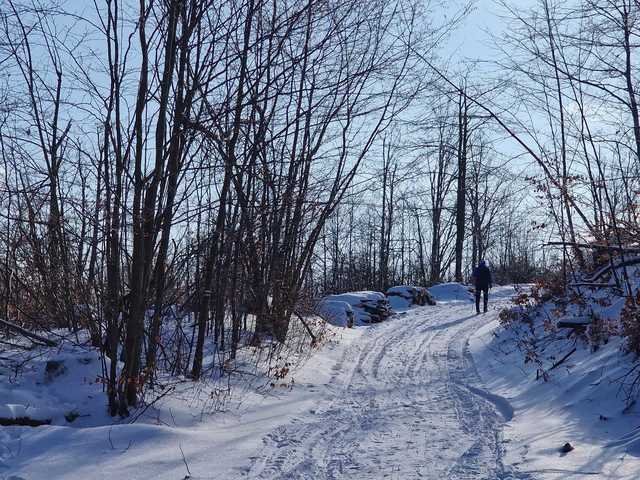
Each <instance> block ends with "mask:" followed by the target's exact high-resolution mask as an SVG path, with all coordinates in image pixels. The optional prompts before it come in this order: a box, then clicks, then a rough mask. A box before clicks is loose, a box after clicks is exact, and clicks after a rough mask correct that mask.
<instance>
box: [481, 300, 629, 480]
mask: <svg viewBox="0 0 640 480" xmlns="http://www.w3.org/2000/svg"><path fill="white" fill-rule="evenodd" d="M618 310H619V307H618ZM565 334H566V331H565ZM571 343H572V342H570V341H565V342H564V343H561V344H559V345H552V346H551V348H549V349H548V350H550V351H549V352H546V353H547V354H552V353H556V351H554V350H553V347H554V346H555V347H558V346H560V345H562V346H563V347H564V349H563V351H562V352H559V351H558V352H557V353H556V355H557V356H556V358H558V359H560V358H562V357H561V356H560V355H562V356H564V355H563V354H566V353H568V352H567V350H568V348H569V347H570V346H571ZM621 347H622V339H621V338H620V337H612V338H611V340H610V341H609V342H608V343H606V344H604V345H602V346H601V347H600V348H599V349H598V350H597V351H595V352H592V351H590V349H589V347H588V346H587V345H586V344H583V343H581V342H580V341H578V342H576V352H575V353H574V354H572V355H571V356H570V357H569V358H568V359H567V360H566V361H565V362H563V363H562V364H561V365H560V366H559V367H558V368H556V369H554V370H553V371H552V372H550V375H549V379H548V381H546V382H545V381H543V380H542V379H540V380H537V381H536V365H535V364H533V363H529V364H525V363H524V362H523V356H522V353H521V352H520V351H517V350H516V349H515V347H514V341H513V338H511V336H510V334H509V332H508V331H502V330H501V329H500V327H499V325H498V321H497V320H494V321H492V322H490V323H487V324H486V325H485V326H484V327H483V328H482V329H480V330H479V331H478V332H477V335H474V336H473V337H472V338H471V342H470V351H471V352H472V353H473V356H474V358H475V359H476V365H477V367H478V370H479V373H480V376H481V378H482V379H483V383H484V385H485V386H486V388H487V389H488V390H489V391H491V392H493V393H495V394H498V395H500V396H501V397H504V398H507V399H508V402H509V404H510V405H511V407H512V408H513V411H514V417H513V420H512V421H510V422H508V423H507V424H506V425H505V428H504V430H503V435H504V440H505V442H507V449H506V451H507V454H506V456H505V461H506V462H507V463H509V464H512V465H515V466H516V467H517V468H518V470H519V471H521V472H523V473H530V474H531V475H533V476H534V478H537V479H540V480H546V479H565V478H566V479H575V480H580V479H585V480H586V479H592V478H598V479H612V480H614V479H615V480H623V479H629V480H631V479H638V478H640V410H639V409H638V407H637V405H632V406H631V407H628V406H627V405H626V403H625V396H624V392H623V391H622V390H621V388H620V383H619V381H618V380H619V379H620V378H621V377H622V376H623V375H624V374H625V372H627V371H628V370H629V368H630V365H631V359H630V358H629V356H627V355H624V354H623V353H622V348H621ZM566 442H569V443H570V444H571V445H572V446H573V447H574V450H573V451H571V452H569V453H567V454H564V453H561V451H560V447H561V446H563V445H564V444H565V443H566Z"/></svg>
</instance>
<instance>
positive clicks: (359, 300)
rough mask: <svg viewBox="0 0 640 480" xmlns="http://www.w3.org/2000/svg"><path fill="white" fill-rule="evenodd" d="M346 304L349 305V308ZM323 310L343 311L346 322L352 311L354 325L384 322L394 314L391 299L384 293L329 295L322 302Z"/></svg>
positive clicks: (320, 305) (320, 307) (367, 292)
mask: <svg viewBox="0 0 640 480" xmlns="http://www.w3.org/2000/svg"><path fill="white" fill-rule="evenodd" d="M336 302H337V303H336ZM344 303H346V304H348V307H346V306H345V305H344ZM322 305H325V306H324V307H322ZM322 308H324V309H325V310H328V309H334V310H336V309H340V308H341V309H343V310H344V311H345V312H346V313H345V317H343V318H344V319H345V320H344V322H346V321H348V318H347V317H348V316H349V313H348V312H349V309H350V310H351V311H352V312H353V324H354V325H355V324H357V325H363V324H368V323H378V322H382V321H384V320H386V319H387V318H388V317H390V316H391V315H392V314H393V311H392V310H391V306H390V305H389V299H388V298H387V297H386V296H385V295H384V294H383V293H380V292H370V291H362V292H349V293H341V294H337V295H329V296H328V297H325V298H324V299H322V300H321V301H320V303H319V309H320V310H321V309H322Z"/></svg>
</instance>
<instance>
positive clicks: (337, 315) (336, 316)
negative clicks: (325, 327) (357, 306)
mask: <svg viewBox="0 0 640 480" xmlns="http://www.w3.org/2000/svg"><path fill="white" fill-rule="evenodd" d="M317 311H318V314H319V315H320V316H321V317H322V318H324V319H325V320H326V321H327V322H329V323H330V324H332V325H336V326H338V327H347V326H348V325H349V319H350V318H351V320H352V321H353V309H352V308H351V304H350V303H348V302H343V301H340V300H329V299H323V300H322V301H321V302H320V303H319V304H318V307H317Z"/></svg>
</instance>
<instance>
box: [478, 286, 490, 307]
mask: <svg viewBox="0 0 640 480" xmlns="http://www.w3.org/2000/svg"><path fill="white" fill-rule="evenodd" d="M481 293H483V294H484V311H485V312H486V311H487V303H488V302H489V286H488V285H487V286H480V287H479V286H477V285H476V312H478V313H480V294H481Z"/></svg>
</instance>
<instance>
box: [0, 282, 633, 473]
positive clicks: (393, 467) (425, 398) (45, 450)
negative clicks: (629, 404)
mask: <svg viewBox="0 0 640 480" xmlns="http://www.w3.org/2000/svg"><path fill="white" fill-rule="evenodd" d="M430 291H431V293H432V294H433V295H434V297H436V299H437V300H439V304H438V305H436V306H426V307H419V308H411V309H408V310H406V312H405V313H404V314H402V315H396V316H393V317H391V318H390V319H389V320H387V321H386V322H382V323H379V324H371V325H369V326H368V327H367V328H354V329H346V328H340V327H334V326H328V327H327V328H328V330H327V334H326V338H327V339H328V340H326V342H325V344H324V345H323V346H322V347H321V348H320V349H318V350H316V351H315V352H314V353H313V356H312V357H311V358H310V359H309V360H308V361H307V362H306V363H305V364H304V365H303V366H302V367H301V368H299V369H297V370H294V371H293V372H292V373H291V374H290V375H289V376H287V377H286V378H285V379H282V380H279V381H278V382H275V383H274V384H273V387H271V388H266V389H248V390H246V391H244V392H242V397H241V398H240V397H239V398H238V399H237V401H235V402H228V405H233V408H231V407H229V408H227V409H225V410H224V411H221V412H217V413H215V414H211V413H209V412H208V411H207V410H206V409H204V408H203V402H204V401H205V400H206V399H209V398H210V396H211V395H212V394H213V391H212V390H211V389H210V385H209V384H208V383H207V382H197V383H194V382H191V381H187V380H186V379H173V380H174V381H173V383H170V382H168V380H167V381H166V383H165V385H166V386H165V388H166V389H167V390H171V394H169V395H167V396H165V397H162V398H160V399H159V400H158V401H157V402H156V403H154V404H153V405H152V406H150V407H149V409H148V410H146V411H145V412H144V413H143V414H142V415H140V416H136V417H135V422H134V423H131V420H132V419H131V418H130V419H123V420H116V421H114V420H113V419H111V418H110V417H108V416H107V415H106V412H105V405H104V394H103V393H102V385H101V383H100V382H99V381H97V382H96V380H97V379H98V378H97V377H99V375H100V374H101V371H102V366H101V362H100V360H99V358H98V357H97V356H95V357H92V356H91V352H87V351H86V350H85V349H82V348H80V347H74V346H73V345H63V348H61V351H51V353H50V354H47V355H44V354H43V355H42V356H41V357H40V358H39V359H38V360H37V361H35V362H32V363H33V367H30V368H27V369H26V370H25V371H24V372H23V373H22V375H21V376H20V377H19V378H18V377H16V376H14V375H13V373H12V372H9V371H2V370H0V402H2V404H1V406H0V413H4V414H10V415H12V416H13V417H16V416H20V415H22V414H23V413H25V412H26V413H29V414H30V415H31V414H32V413H36V412H37V413H38V414H40V413H43V414H44V415H45V416H46V417H47V418H52V423H53V424H52V425H50V426H41V427H36V428H32V427H20V426H12V427H0V479H2V480H5V479H9V478H12V480H17V479H24V480H39V479H57V478H61V479H62V478H63V479H65V480H86V479H87V478H91V479H112V478H126V479H133V480H137V479H147V478H154V479H157V480H175V479H180V478H187V477H188V478H222V479H243V478H249V479H277V478H279V479H298V478H303V479H327V478H331V479H340V478H344V479H378V478H397V479H417V478H428V479H442V478H448V479H452V480H454V479H455V480H458V479H460V480H464V479H496V480H497V479H501V480H507V479H517V480H525V479H526V480H546V479H559V478H571V479H578V480H579V479H583V478H584V479H586V478H589V479H591V478H606V479H616V480H618V479H619V480H626V479H632V478H638V475H639V473H640V460H639V459H638V456H640V430H639V429H638V428H637V427H638V424H639V423H640V421H639V417H640V414H639V412H638V411H637V410H635V409H631V410H630V411H629V410H628V411H626V413H625V412H623V409H624V404H623V402H622V400H621V399H620V398H619V397H617V396H616V393H617V392H616V388H617V387H616V386H615V385H614V384H612V383H610V382H611V380H612V379H614V378H615V377H616V376H619V375H620V374H621V373H622V372H623V371H624V369H625V368H626V367H627V366H628V361H627V359H626V358H625V357H623V356H622V355H621V354H620V350H619V347H620V342H619V341H615V340H612V341H610V342H609V343H608V344H606V345H604V346H603V347H602V348H601V349H599V350H598V351H597V352H595V353H591V352H590V351H588V349H587V350H579V351H578V352H576V354H575V355H574V356H572V357H571V358H570V360H568V361H567V364H566V365H563V367H562V368H558V369H557V370H555V371H554V375H553V376H552V377H551V378H550V380H549V381H548V382H543V381H537V382H536V381H535V369H533V370H532V367H530V366H529V365H524V364H523V362H522V356H521V353H520V352H516V351H515V350H514V348H513V346H512V345H509V343H508V342H507V340H508V338H507V337H506V336H505V335H506V334H505V333H504V332H503V331H502V330H501V329H500V328H499V323H498V313H499V311H500V310H501V309H502V308H503V307H505V306H507V305H508V304H509V299H510V298H511V296H512V295H513V294H514V293H515V290H514V288H513V287H499V288H494V289H493V290H492V291H491V297H490V311H489V313H487V314H484V315H478V316H477V315H475V314H474V310H475V309H474V306H473V304H472V303H471V299H472V297H471V295H470V294H469V292H468V290H467V288H466V287H465V286H463V285H459V284H444V285H439V286H436V287H432V289H430ZM372 293H373V292H372ZM359 295H360V294H357V295H355V296H358V297H359ZM372 296H373V297H374V298H379V297H378V296H377V295H372ZM343 298H344V297H343ZM331 301H336V300H331ZM338 301H339V300H338ZM603 308H609V309H611V308H613V307H611V306H609V307H603ZM50 359H53V360H63V361H64V364H65V366H66V367H67V368H66V371H64V373H63V374H62V375H60V376H58V377H55V378H53V379H51V380H50V381H49V382H45V381H44V372H45V366H46V361H47V360H50ZM87 359H89V360H87ZM567 367H568V368H567ZM164 381H165V380H163V382H164ZM235 394H236V393H234V395H235ZM96 396H98V397H96ZM100 398H102V399H103V400H102V401H100ZM46 406H50V407H51V408H52V410H51V411H45V408H46ZM31 409H33V411H31ZM38 409H41V410H38ZM74 409H75V410H77V411H78V412H79V413H81V414H86V415H88V416H81V417H79V418H77V419H75V420H74V421H73V422H68V421H67V420H66V419H65V417H64V415H65V414H66V413H68V412H69V411H71V410H74ZM600 416H602V417H600ZM602 418H604V419H602ZM565 442H570V443H571V444H572V445H573V446H574V447H575V450H574V451H572V452H570V453H568V454H566V455H562V454H561V453H560V452H559V448H560V447H561V446H562V445H563V444H564V443H565Z"/></svg>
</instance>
